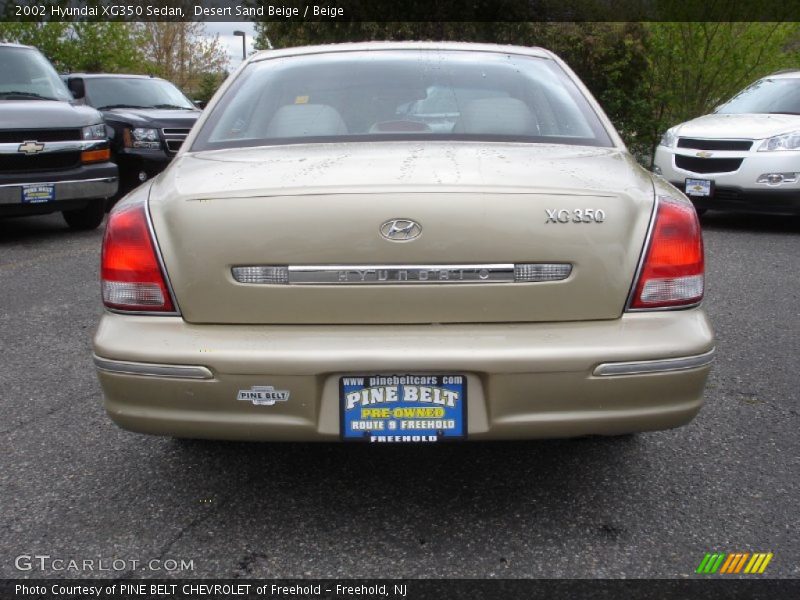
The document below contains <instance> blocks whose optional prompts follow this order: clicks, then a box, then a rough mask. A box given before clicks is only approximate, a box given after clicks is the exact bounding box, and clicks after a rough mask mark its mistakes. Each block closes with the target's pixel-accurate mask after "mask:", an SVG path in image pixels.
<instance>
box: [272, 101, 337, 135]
mask: <svg viewBox="0 0 800 600" xmlns="http://www.w3.org/2000/svg"><path fill="white" fill-rule="evenodd" d="M346 133H347V126H346V125H345V124H344V121H343V120H342V117H341V115H340V114H339V112H338V111H337V110H336V109H335V108H333V107H331V106H328V105H327V104H289V105H286V106H281V107H280V108H279V109H278V110H277V112H276V113H275V115H274V116H273V117H272V120H271V121H270V122H269V125H268V126H267V137H273V138H280V137H303V136H314V135H343V134H346Z"/></svg>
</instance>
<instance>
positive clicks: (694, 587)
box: [0, 578, 800, 600]
mask: <svg viewBox="0 0 800 600" xmlns="http://www.w3.org/2000/svg"><path fill="white" fill-rule="evenodd" d="M0 598H2V600H85V599H90V598H93V599H96V600H129V599H140V600H151V599H159V600H172V599H181V600H183V599H186V600H189V599H191V600H229V599H237V600H256V599H258V600H265V599H270V600H273V599H274V600H277V599H281V600H300V599H320V600H326V599H330V600H334V599H336V600H351V599H354V600H378V599H390V600H429V599H430V600H443V599H450V598H468V599H484V598H487V599H493V598H498V599H502V600H514V599H520V600H521V599H525V600H538V599H542V600H558V599H561V598H564V599H570V600H573V599H575V600H581V599H584V598H585V599H592V600H604V599H617V598H619V599H625V600H628V599H639V598H643V599H653V600H672V599H676V600H677V599H681V600H689V599H693V598H702V599H716V598H725V599H729V598H730V599H734V600H738V599H742V600H760V599H762V598H763V599H765V600H766V599H770V600H773V599H777V600H782V599H784V598H787V599H788V598H800V580H797V579H788V580H787V579H759V580H754V579H728V580H726V579H722V578H714V579H686V580H675V579H599V580H592V579H571V580H570V579H513V580H511V579H497V580H486V579H440V580H420V579H393V580H380V579H374V580H368V579H342V580H334V579H317V580H312V579H308V580H306V579H294V580H292V579H285V580H280V579H272V580H264V579H252V580H245V579H220V580H213V579H191V580H178V579H161V580H150V579H148V580H139V579H124V580H123V579H39V580H31V579H25V580H22V579H16V580H15V579H5V580H0Z"/></svg>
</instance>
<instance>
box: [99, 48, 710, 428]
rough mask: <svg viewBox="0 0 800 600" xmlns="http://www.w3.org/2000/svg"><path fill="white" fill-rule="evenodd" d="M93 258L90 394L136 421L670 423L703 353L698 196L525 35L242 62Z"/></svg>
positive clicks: (119, 210)
mask: <svg viewBox="0 0 800 600" xmlns="http://www.w3.org/2000/svg"><path fill="white" fill-rule="evenodd" d="M679 183H680V182H679ZM101 279H102V281H101V284H102V297H103V303H104V305H105V309H106V310H105V312H104V314H103V316H102V320H101V322H100V325H99V328H98V330H97V333H96V335H95V338H94V362H95V365H96V367H97V372H98V376H99V379H100V383H101V385H102V388H103V393H104V397H105V408H106V410H107V412H108V414H109V415H110V417H111V419H113V420H114V421H115V422H116V423H117V424H119V425H120V426H121V427H124V428H126V429H129V430H132V431H137V432H143V433H150V434H158V435H166V436H175V437H188V438H217V439H228V440H296V441H337V440H339V441H344V442H362V443H364V442H366V443H369V442H376V443H380V442H385V443H394V442H401V443H402V442H409V443H415V442H419V443H422V442H425V443H428V442H447V441H464V440H501V439H529V438H549V437H573V436H584V435H595V434H599V435H622V434H628V433H631V432H638V431H646V430H658V429H667V428H672V427H678V426H680V425H683V424H686V423H688V422H689V421H690V420H691V419H692V418H693V417H694V416H695V415H696V414H697V412H698V411H699V410H700V408H701V406H702V403H703V391H704V387H705V383H706V378H707V376H708V373H709V369H710V368H711V363H712V360H713V356H714V335H713V332H712V330H711V326H710V324H709V321H708V319H707V317H706V314H705V312H704V310H703V308H702V300H703V293H704V254H703V240H702V236H701V230H700V225H699V222H698V217H697V213H696V211H695V208H694V207H693V206H692V204H691V202H689V201H688V200H687V198H686V197H685V196H684V194H683V192H682V191H680V190H678V189H677V188H676V187H674V186H673V185H671V184H670V183H669V182H667V181H666V180H664V179H663V178H662V177H659V176H656V175H654V174H652V173H649V172H648V171H647V170H645V169H643V168H642V167H640V166H639V165H638V164H637V163H636V161H635V160H634V159H633V158H632V156H631V155H630V154H629V152H628V151H627V150H626V148H625V146H624V144H623V142H622V140H621V139H620V137H619V135H618V133H617V132H616V131H615V129H614V127H613V126H612V125H611V123H610V121H609V119H608V118H607V117H606V115H605V114H604V112H603V111H602V109H601V108H600V106H599V105H598V103H597V102H596V101H595V99H594V98H593V97H592V96H591V94H590V93H589V92H588V90H587V89H586V87H585V86H584V85H583V84H582V83H581V82H580V81H579V80H578V78H577V77H576V76H575V74H574V73H573V72H572V71H571V70H570V68H569V67H568V66H567V65H566V64H564V63H563V62H562V61H561V60H560V59H559V58H558V57H557V56H555V55H554V54H552V53H551V52H548V51H547V50H543V49H538V48H522V47H514V46H495V45H481V44H465V43H359V44H343V45H327V46H317V47H305V48H290V49H285V50H271V51H265V52H261V53H259V54H256V55H254V56H252V57H250V58H249V59H248V60H247V61H246V62H245V63H244V64H243V65H242V66H241V67H240V68H239V70H238V71H237V72H236V73H235V74H234V75H232V76H231V77H230V78H229V79H228V81H227V82H226V83H225V84H224V86H223V88H222V89H221V90H220V91H219V92H218V93H217V95H216V96H215V98H214V100H212V102H211V103H210V104H209V106H208V107H207V108H206V110H205V111H204V112H203V113H202V115H201V116H200V118H199V120H198V121H197V124H196V126H195V127H194V128H192V130H191V133H189V135H188V137H187V138H186V140H185V141H184V142H183V144H182V146H181V148H180V150H179V151H178V152H177V155H176V156H175V158H174V160H172V162H171V163H170V164H169V166H167V167H166V169H165V170H164V171H163V172H162V173H160V174H158V175H157V176H156V177H154V178H153V179H150V180H148V181H146V182H145V183H144V184H143V185H141V186H139V187H138V188H137V189H136V190H134V191H133V192H131V193H130V194H129V195H128V196H127V197H125V198H124V199H123V200H122V201H121V202H120V203H119V204H117V206H116V207H115V208H114V210H113V211H112V212H111V214H110V216H109V219H108V224H107V227H106V231H105V236H104V240H103V249H102V265H101Z"/></svg>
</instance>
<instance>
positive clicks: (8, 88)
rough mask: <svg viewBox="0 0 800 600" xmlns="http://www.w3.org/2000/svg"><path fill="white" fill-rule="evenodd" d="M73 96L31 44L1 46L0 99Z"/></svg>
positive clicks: (63, 98) (60, 98) (66, 97)
mask: <svg viewBox="0 0 800 600" xmlns="http://www.w3.org/2000/svg"><path fill="white" fill-rule="evenodd" d="M8 98H13V99H19V98H21V99H25V98H30V99H33V100H36V99H45V100H67V101H69V100H72V94H70V93H69V91H68V90H67V87H66V86H65V85H64V82H63V81H61V79H59V77H58V74H57V73H56V71H55V69H53V67H52V65H51V64H50V63H49V62H48V61H47V59H46V58H45V57H44V56H42V54H40V53H39V51H38V50H34V49H33V48H18V47H15V46H4V47H0V100H3V99H8Z"/></svg>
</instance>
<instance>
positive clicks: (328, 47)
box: [248, 42, 553, 62]
mask: <svg viewBox="0 0 800 600" xmlns="http://www.w3.org/2000/svg"><path fill="white" fill-rule="evenodd" d="M378 50H461V51H465V50H466V51H471V52H494V53H500V54H524V55H527V56H537V57H539V58H552V57H553V54H552V53H551V52H550V51H548V50H545V49H544V48H538V47H535V46H511V45H501V44H475V43H471V42H356V43H347V44H321V45H318V46H297V47H294V48H282V49H279V50H262V51H261V52H258V53H256V54H254V55H253V56H252V57H250V58H249V59H248V62H258V61H262V60H268V59H272V58H281V57H284V56H301V55H309V54H329V53H334V52H369V51H378Z"/></svg>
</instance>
